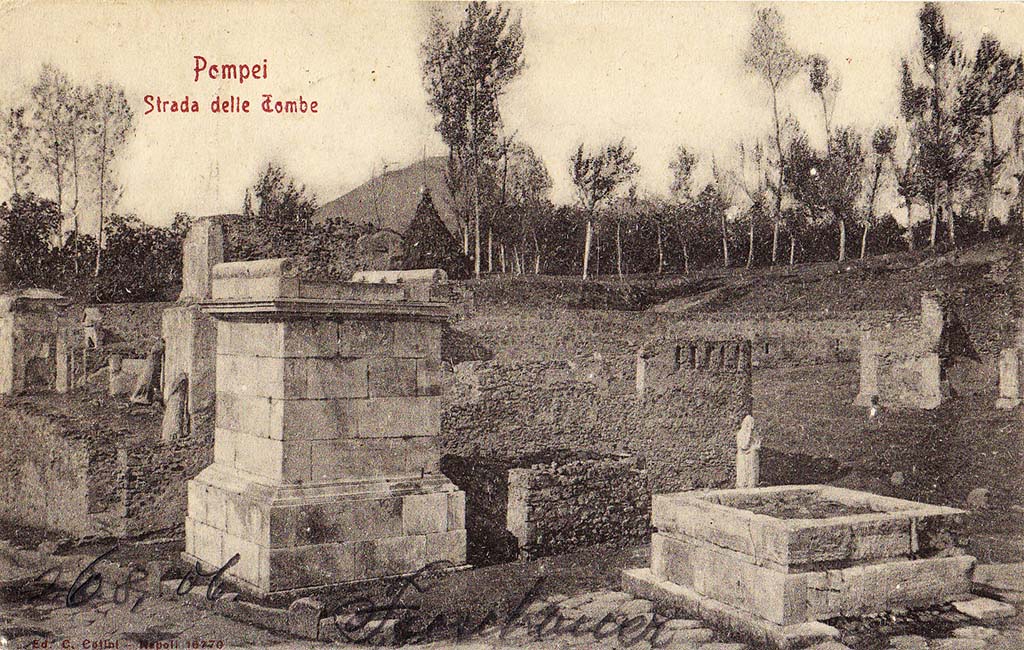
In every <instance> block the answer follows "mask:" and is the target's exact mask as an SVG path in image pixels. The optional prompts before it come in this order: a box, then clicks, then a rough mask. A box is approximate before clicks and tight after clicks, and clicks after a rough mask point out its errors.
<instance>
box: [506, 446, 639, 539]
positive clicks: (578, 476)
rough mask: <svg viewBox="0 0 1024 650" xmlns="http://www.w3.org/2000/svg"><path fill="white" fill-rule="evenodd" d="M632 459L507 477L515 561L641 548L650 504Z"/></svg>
mask: <svg viewBox="0 0 1024 650" xmlns="http://www.w3.org/2000/svg"><path fill="white" fill-rule="evenodd" d="M648 494H649V490H648V487H647V472H646V470H645V469H644V468H643V466H642V463H640V462H639V461H638V460H637V459H636V458H632V457H628V456H615V457H605V458H600V457H599V458H581V459H576V460H570V461H568V462H557V461H552V462H548V463H537V464H534V465H531V466H530V467H524V468H516V469H512V470H510V471H509V474H508V518H507V526H508V531H509V532H510V533H511V534H512V536H513V537H514V538H515V540H516V544H517V546H518V550H519V557H520V558H522V559H530V558H537V557H544V556H547V555H558V554H561V553H569V552H571V551H575V550H578V549H580V548H584V547H587V546H593V545H595V544H609V543H610V544H616V545H619V546H625V545H629V544H639V543H643V541H644V540H645V538H646V537H647V535H648V534H649V532H650V531H649V522H650V516H651V501H650V497H649V496H648Z"/></svg>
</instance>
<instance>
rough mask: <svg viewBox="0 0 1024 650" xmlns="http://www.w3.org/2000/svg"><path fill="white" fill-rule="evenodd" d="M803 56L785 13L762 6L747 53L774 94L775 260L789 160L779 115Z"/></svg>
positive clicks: (746, 62)
mask: <svg viewBox="0 0 1024 650" xmlns="http://www.w3.org/2000/svg"><path fill="white" fill-rule="evenodd" d="M803 63H804V62H803V59H802V58H801V57H800V55H799V54H797V52H796V50H794V49H793V48H792V47H790V45H789V39H788V37H787V36H786V30H785V25H783V22H782V15H781V14H779V12H778V11H777V10H776V9H774V8H772V7H766V8H763V9H758V11H757V14H756V15H755V16H754V26H753V27H752V28H751V30H750V43H749V45H748V46H747V50H746V53H745V54H744V55H743V64H744V66H745V67H746V69H747V71H748V72H750V73H751V74H755V75H757V76H758V77H760V78H761V80H762V81H764V83H765V85H767V86H768V90H769V92H770V94H771V103H772V116H773V118H774V125H775V138H774V140H775V142H774V144H775V154H776V156H777V157H778V160H776V161H775V168H776V172H777V175H776V179H775V180H776V182H775V183H774V187H773V188H772V190H773V192H774V194H775V210H774V214H773V215H772V218H773V220H774V226H773V228H772V264H775V262H776V261H777V259H778V249H779V226H780V222H781V215H782V193H783V191H784V189H785V181H786V179H785V171H784V169H785V164H784V162H785V161H784V160H783V152H782V146H783V145H782V122H781V119H780V116H779V93H780V91H781V90H782V89H783V88H784V87H785V85H786V84H787V83H789V82H790V81H792V79H793V77H795V76H796V75H797V73H798V72H800V70H801V68H802V67H803Z"/></svg>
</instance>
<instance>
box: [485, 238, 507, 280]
mask: <svg viewBox="0 0 1024 650" xmlns="http://www.w3.org/2000/svg"><path fill="white" fill-rule="evenodd" d="M488 238H490V234H488ZM498 259H499V260H501V272H502V273H505V272H506V268H505V244H499V245H498ZM489 263H490V261H489V260H488V264H489Z"/></svg>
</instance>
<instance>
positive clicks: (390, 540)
mask: <svg viewBox="0 0 1024 650" xmlns="http://www.w3.org/2000/svg"><path fill="white" fill-rule="evenodd" d="M212 284H213V299H212V300H211V301H208V302H206V303H204V304H203V309H204V310H205V311H206V312H207V313H209V314H210V315H211V316H212V317H213V318H215V319H217V372H216V377H217V400H216V403H217V409H216V411H217V412H216V437H215V442H214V463H213V465H211V466H210V467H208V468H206V469H205V470H203V471H202V473H200V474H199V475H198V476H197V477H196V478H195V479H194V480H192V481H190V482H189V487H188V516H187V517H186V520H185V533H186V548H185V557H186V559H188V560H198V561H200V563H201V564H202V565H205V566H206V567H209V568H213V567H219V566H221V565H223V564H224V563H226V562H228V560H230V559H231V558H232V556H233V555H235V554H236V553H237V554H238V555H239V560H238V563H237V564H235V565H234V566H232V567H231V568H229V569H228V570H227V575H228V576H229V578H231V579H233V580H234V581H236V582H237V583H238V584H239V585H240V586H242V587H243V588H248V589H250V590H252V591H254V592H256V593H259V594H268V593H272V592H280V591H288V590H300V589H307V588H315V587H321V586H327V585H336V584H343V583H349V582H354V581H362V580H367V579H374V578H381V577H385V576H395V575H401V574H407V573H410V572H413V571H416V570H418V569H420V568H422V567H423V566H424V565H426V564H428V563H431V562H435V561H447V562H450V563H451V564H453V565H462V564H464V563H465V555H466V531H465V523H464V519H465V511H464V508H465V505H464V504H465V501H464V493H462V492H460V491H459V490H458V489H457V488H456V486H455V485H454V484H453V483H451V482H450V481H449V480H448V479H447V478H446V477H445V476H444V475H443V474H441V473H440V470H439V464H440V453H439V447H438V440H437V437H438V433H439V431H440V413H441V387H440V382H439V371H440V346H441V327H442V324H443V323H444V322H445V320H446V319H447V315H448V306H447V305H446V304H443V303H436V302H433V303H432V302H427V301H418V300H411V299H409V297H408V295H409V294H408V293H407V291H406V289H405V288H404V287H403V286H401V285H395V284H355V283H326V282H313V281H308V280H305V279H301V278H298V277H295V276H294V274H293V273H292V271H291V264H290V262H289V261H288V260H284V259H277V260H260V261H256V262H234V263H227V264H220V265H218V266H216V267H214V270H213V283H212Z"/></svg>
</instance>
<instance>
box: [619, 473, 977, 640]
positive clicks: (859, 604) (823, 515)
mask: <svg viewBox="0 0 1024 650" xmlns="http://www.w3.org/2000/svg"><path fill="white" fill-rule="evenodd" d="M964 514H966V513H964V511H962V510H957V509H954V508H946V507H942V506H934V505H928V504H924V503H916V502H913V501H905V500H902V499H893V498H889V497H882V496H877V495H874V494H869V493H866V492H858V491H853V490H845V489H842V488H836V487H829V486H822V485H810V486H806V485H805V486H783V487H770V488H753V489H730V490H711V491H704V492H679V493H675V494H657V495H655V496H654V502H653V506H652V525H653V526H654V528H655V529H656V532H655V533H654V534H653V535H652V536H651V567H650V569H638V570H629V571H626V572H624V574H623V584H624V586H625V587H626V588H627V589H630V590H632V591H633V592H634V593H639V594H643V595H645V596H647V597H655V598H658V599H661V600H664V601H668V602H669V603H671V604H672V605H675V606H679V607H683V608H684V609H686V610H688V611H693V612H695V613H700V614H701V615H702V616H704V617H706V618H710V619H712V620H715V621H716V622H718V623H719V624H721V625H722V626H724V627H726V628H729V629H733V630H735V631H737V632H739V633H741V634H743V635H744V636H746V637H748V638H749V639H751V640H753V641H755V642H758V643H764V644H768V645H770V646H771V647H775V648H783V649H785V648H790V647H802V646H801V645H798V644H799V643H800V642H801V641H806V638H808V637H809V638H814V637H816V636H828V630H826V629H824V628H827V627H828V626H823V625H822V624H820V623H818V622H817V621H820V620H824V619H830V618H833V617H836V616H854V615H862V614H869V613H875V612H884V611H889V610H891V609H894V608H897V607H921V606H926V605H932V604H935V603H943V602H949V601H951V600H956V599H958V598H960V597H963V596H964V595H965V594H968V593H969V592H970V590H971V573H972V571H973V569H974V564H975V559H974V558H973V557H971V556H968V555H965V554H964V553H963V551H962V549H961V548H959V546H958V544H959V543H961V542H960V541H959V538H958V535H957V530H958V527H959V524H960V518H961V517H962V516H963V515H964Z"/></svg>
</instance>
